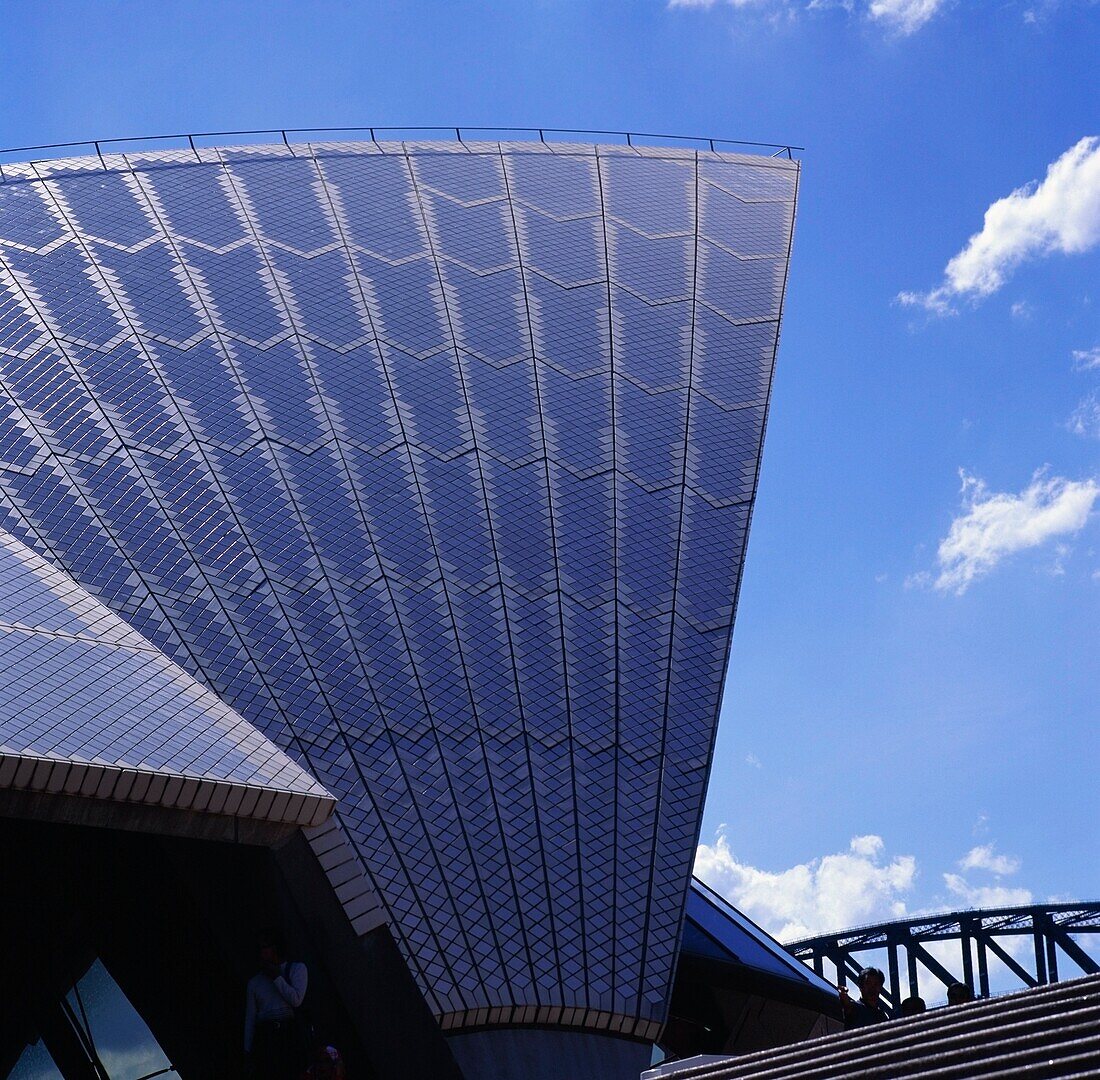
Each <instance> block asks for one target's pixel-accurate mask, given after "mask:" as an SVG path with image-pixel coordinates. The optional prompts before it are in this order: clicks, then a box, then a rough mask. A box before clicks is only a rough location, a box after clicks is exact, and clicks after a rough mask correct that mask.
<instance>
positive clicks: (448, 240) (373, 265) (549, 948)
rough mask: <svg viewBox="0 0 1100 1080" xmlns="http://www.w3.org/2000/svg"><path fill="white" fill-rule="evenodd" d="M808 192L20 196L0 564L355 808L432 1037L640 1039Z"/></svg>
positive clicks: (539, 175)
mask: <svg viewBox="0 0 1100 1080" xmlns="http://www.w3.org/2000/svg"><path fill="white" fill-rule="evenodd" d="M797 179H798V164H797V162H792V161H785V160H777V159H771V158H765V157H751V156H742V155H732V154H723V153H712V152H700V151H688V150H664V149H655V148H646V149H643V148H628V147H593V146H584V145H574V144H553V145H543V144H538V143H516V144H507V143H505V144H498V143H477V144H471V143H466V144H462V143H416V144H414V143H395V144H386V143H339V144H314V145H312V146H295V147H293V148H291V147H243V148H236V149H233V148H229V149H226V148H221V149H211V148H208V149H203V150H201V151H196V152H195V153H194V154H190V153H176V152H171V153H161V154H144V155H140V156H124V155H118V156H108V157H106V158H105V159H104V160H103V161H102V162H100V161H99V160H97V159H90V160H89V159H76V160H69V161H57V162H52V163H50V164H48V165H20V166H5V169H4V181H5V182H4V183H3V184H0V525H3V526H4V527H6V528H7V529H8V530H10V531H11V532H12V533H13V534H14V535H16V536H17V537H19V538H20V539H21V540H22V541H23V542H25V543H26V544H27V545H29V546H30V547H31V548H33V549H34V550H35V551H37V552H39V553H40V554H41V555H42V556H44V557H45V558H47V559H49V560H50V561H52V562H53V563H54V564H55V565H57V566H58V567H61V568H63V569H64V570H65V571H66V572H67V573H68V574H70V575H71V576H72V577H73V578H74V579H75V580H76V581H77V582H78V583H80V585H81V586H82V587H83V588H85V589H87V590H88V592H90V593H91V594H93V595H94V596H96V597H97V598H98V599H99V600H101V601H102V602H103V603H104V604H105V605H106V606H107V607H109V608H110V609H111V610H113V611H115V612H116V613H118V614H119V615H120V616H121V617H122V618H123V619H125V620H126V622H127V623H128V624H129V625H130V626H131V627H133V628H134V629H135V630H137V631H139V632H140V633H141V634H142V635H144V636H145V637H146V638H148V639H149V640H150V641H151V642H153V643H154V644H155V645H156V646H157V648H159V649H160V650H162V651H163V652H164V654H165V655H166V656H168V657H170V658H171V659H172V660H173V661H174V662H176V663H178V664H179V665H180V666H181V667H182V668H184V669H185V670H187V671H189V672H191V673H192V674H193V675H194V676H195V677H196V678H198V679H200V680H201V681H202V682H203V683H204V684H205V685H207V686H209V687H210V688H211V689H212V690H213V691H214V692H216V693H217V694H218V695H219V696H220V697H221V698H222V699H223V700H224V701H225V702H226V703H227V704H229V705H231V706H232V707H233V708H234V709H235V710H237V711H238V712H239V713H240V714H241V715H242V716H244V717H245V718H247V719H248V720H249V721H250V722H251V723H253V724H254V725H256V727H258V728H259V729H260V730H261V731H263V732H264V733H265V734H266V735H267V736H268V737H270V738H271V739H272V740H274V741H275V742H276V743H278V744H279V745H280V746H281V747H283V748H284V749H285V750H286V751H287V752H288V753H290V754H292V755H293V756H295V757H296V758H297V759H298V760H299V761H301V762H303V763H304V764H306V765H307V766H308V768H309V769H310V770H311V771H312V772H313V774H314V775H315V776H316V777H317V779H318V780H319V781H320V782H321V783H322V784H323V785H324V786H325V787H326V788H327V789H328V790H329V791H331V792H333V793H334V794H335V795H336V796H337V797H338V798H339V801H340V809H339V818H340V822H341V825H342V827H343V829H344V830H345V833H346V835H347V837H348V838H349V840H350V842H351V844H352V845H353V847H354V849H355V851H356V852H357V853H358V856H359V858H360V859H361V860H362V863H363V865H364V866H365V867H366V869H367V871H368V872H369V874H370V876H371V878H372V880H373V882H374V883H375V884H376V886H377V887H378V890H379V892H380V894H381V895H382V897H383V898H384V902H385V904H386V907H387V910H388V914H389V917H390V920H391V925H392V926H393V928H394V931H395V933H396V935H397V937H398V939H399V941H400V943H401V945H402V947H403V949H404V951H405V954H406V956H407V957H408V958H409V961H410V964H411V966H412V968H413V970H414V972H415V973H416V975H417V977H418V979H419V980H420V983H421V986H422V987H423V989H424V992H425V994H426V995H427V998H428V1001H429V1003H430V1004H431V1005H432V1007H433V1008H434V1010H435V1011H436V1013H437V1015H439V1016H440V1017H441V1018H442V1020H443V1023H444V1025H445V1026H448V1027H469V1026H479V1025H484V1024H492V1023H508V1022H547V1023H564V1024H578V1025H582V1026H603V1027H613V1028H614V1029H615V1030H619V1031H623V1032H626V1033H633V1034H638V1035H642V1036H652V1035H653V1034H654V1033H655V1032H656V1030H657V1028H658V1027H659V1025H660V1023H661V1021H662V1019H663V1016H664V1012H665V1008H666V1003H667V998H668V993H669V985H670V980H671V975H672V969H673V964H674V957H675V953H676V949H677V943H678V937H679V932H680V925H681V919H682V915H683V910H684V903H685V897H686V893H687V889H688V883H689V879H690V869H691V862H692V858H693V853H694V845H695V842H696V838H697V832H698V827H699V821H700V814H701V809H702V800H703V795H704V789H705V785H706V778H707V771H708V768H709V763H710V754H711V746H712V742H713V737H714V730H715V723H716V719H717V713H718V705H719V699H720V695H721V688H722V681H723V676H724V672H725V665H726V659H727V654H728V646H729V638H730V632H731V629H732V623H733V616H734V608H735V604H736V598H737V592H738V586H739V581H740V574H741V567H742V559H743V555H744V547H745V542H746V537H747V531H748V525H749V518H750V513H751V509H752V503H753V498H754V495H755V487H756V478H757V471H758V465H759V455H760V447H761V441H762V438H763V430H764V422H765V416H766V411H767V405H768V396H769V391H770V383H771V372H772V365H773V361H774V355H775V347H776V342H777V338H778V329H779V319H780V313H781V307H782V299H783V290H784V285H785V279H786V270H787V264H788V257H789V251H790V241H791V233H792V228H793V217H794V203H795V195H796V189H797Z"/></svg>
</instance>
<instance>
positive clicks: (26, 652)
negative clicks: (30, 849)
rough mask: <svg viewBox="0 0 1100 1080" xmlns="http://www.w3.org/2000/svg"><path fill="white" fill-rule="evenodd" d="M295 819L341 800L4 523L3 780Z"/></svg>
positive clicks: (309, 818) (303, 821) (314, 817)
mask: <svg viewBox="0 0 1100 1080" xmlns="http://www.w3.org/2000/svg"><path fill="white" fill-rule="evenodd" d="M12 788H14V789H19V790H24V791H42V792H48V793H52V794H67V795H78V796H90V797H94V798H99V799H109V800H115V801H118V802H128V803H141V804H144V805H153V806H161V807H171V808H174V809H187V810H197V811H205V812H208V813H218V814H225V815H229V816H233V817H249V818H256V819H261V820H265V821H275V822H287V823H293V824H296V825H317V824H319V823H321V822H322V821H324V820H325V819H326V818H327V817H328V816H329V814H330V813H331V811H332V808H333V806H334V805H335V800H334V799H333V798H332V796H331V795H329V794H328V792H326V791H325V789H324V788H323V787H321V785H320V784H318V783H317V781H316V780H314V779H313V778H312V777H311V776H310V775H309V774H308V773H306V772H304V771H303V770H302V769H301V768H299V767H298V766H297V765H296V764H295V763H294V762H293V761H291V760H290V758H288V757H287V756H286V755H285V754H284V753H283V752H282V751H281V750H279V749H278V748H277V747H276V746H275V745H274V744H272V743H271V742H269V741H268V740H267V739H266V738H265V737H264V736H263V735H261V734H260V733H259V732H258V731H257V730H256V729H255V728H254V727H253V726H252V725H251V724H249V723H248V721H246V720H245V719H243V718H242V717H241V716H238V715H237V714H236V713H235V712H234V711H233V710H232V709H231V708H229V706H228V705H226V704H225V703H224V702H223V701H221V700H220V699H219V698H217V697H216V696H215V695H214V694H212V693H210V691H209V690H207V689H206V688H205V687H203V686H200V685H199V684H198V683H197V682H196V681H195V680H194V679H193V678H192V677H191V676H190V675H188V674H187V673H186V672H185V671H184V670H183V669H182V668H180V667H178V666H177V665H176V664H174V663H172V661H171V660H169V659H168V658H167V657H166V656H165V655H164V654H163V653H162V652H160V650H159V649H157V648H155V647H154V646H153V645H151V644H150V643H149V642H148V641H146V640H145V638H143V637H142V636H141V635H140V634H138V633H136V632H135V631H134V630H132V629H131V628H130V627H128V626H127V625H126V624H125V623H124V622H123V621H122V620H121V619H119V618H118V616H116V615H114V614H112V613H111V612H110V611H108V610H107V608H105V607H104V606H103V604H101V603H100V602H99V601H98V600H96V599H94V598H93V597H92V596H90V595H89V594H88V593H87V592H86V591H85V590H84V589H82V588H81V587H80V586H79V585H77V584H76V583H75V582H74V581H73V580H72V578H70V577H69V576H68V575H67V574H65V573H64V572H62V571H61V570H58V569H57V568H56V567H53V566H51V565H50V564H49V563H47V562H46V561H45V560H44V559H42V558H41V557H39V556H38V555H36V554H34V552H32V551H30V550H29V549H28V548H27V547H26V546H25V545H23V544H21V543H20V542H19V541H18V540H16V539H15V538H14V537H12V536H11V535H9V534H8V533H5V532H3V531H0V789H12Z"/></svg>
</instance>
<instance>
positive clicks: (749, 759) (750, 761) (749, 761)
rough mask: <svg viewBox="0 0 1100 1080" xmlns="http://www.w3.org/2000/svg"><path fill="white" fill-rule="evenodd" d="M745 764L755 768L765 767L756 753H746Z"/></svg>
mask: <svg viewBox="0 0 1100 1080" xmlns="http://www.w3.org/2000/svg"><path fill="white" fill-rule="evenodd" d="M745 764H746V765H751V766H752V767H753V768H754V769H762V768H764V766H763V764H762V762H761V761H760V759H759V758H758V757H757V756H756V755H755V754H746V755H745Z"/></svg>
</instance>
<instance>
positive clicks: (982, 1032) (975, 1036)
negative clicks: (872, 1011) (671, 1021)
mask: <svg viewBox="0 0 1100 1080" xmlns="http://www.w3.org/2000/svg"><path fill="white" fill-rule="evenodd" d="M1098 1075H1100V975H1094V976H1090V977H1088V978H1086V979H1077V980H1074V981H1072V982H1063V983H1054V984H1052V985H1050V986H1043V987H1038V988H1036V989H1032V990H1025V991H1023V992H1021V993H1018V994H1012V995H1009V996H1006V997H1002V998H994V999H992V1000H987V1001H976V1002H971V1003H970V1004H967V1005H955V1006H947V1007H943V1008H938V1009H932V1010H931V1011H929V1012H926V1013H923V1014H922V1015H920V1016H916V1017H911V1018H909V1019H904V1020H892V1021H888V1022H886V1023H883V1024H876V1025H873V1026H870V1027H864V1028H857V1029H856V1030H854V1031H846V1032H842V1033H840V1034H838V1035H830V1036H828V1037H826V1038H823V1039H813V1040H810V1041H807V1042H803V1043H797V1044H796V1045H794V1046H789V1047H785V1048H783V1049H781V1050H766V1051H763V1052H761V1053H757V1054H749V1055H747V1056H746V1057H743V1058H737V1059H734V1060H731V1061H729V1062H725V1063H721V1064H710V1065H701V1066H698V1067H696V1068H685V1069H684V1070H683V1071H680V1072H675V1073H673V1074H671V1076H670V1077H669V1080H796V1078H797V1080H825V1078H826V1077H829V1078H840V1077H843V1078H845V1080H856V1078H859V1080H903V1078H905V1080H932V1078H933V1077H935V1080H977V1078H979V1077H980V1078H982V1080H994V1078H1005V1080H1008V1078H1009V1077H1013V1078H1015V1077H1020V1078H1024V1077H1026V1078H1028V1080H1042V1078H1055V1077H1059V1078H1063V1077H1064V1078H1069V1077H1085V1076H1098Z"/></svg>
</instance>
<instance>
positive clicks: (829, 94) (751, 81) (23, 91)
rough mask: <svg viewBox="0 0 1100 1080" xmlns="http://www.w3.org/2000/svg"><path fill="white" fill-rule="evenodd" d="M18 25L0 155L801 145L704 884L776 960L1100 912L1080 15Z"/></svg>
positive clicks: (619, 6)
mask: <svg viewBox="0 0 1100 1080" xmlns="http://www.w3.org/2000/svg"><path fill="white" fill-rule="evenodd" d="M4 15H5V20H4V29H3V31H2V32H0V90H2V93H0V144H2V145H5V146H18V145H23V144H26V143H45V142H54V141H63V140H69V139H81V138H89V137H111V136H116V135H138V134H148V133H159V132H169V131H199V130H211V129H212V130H225V129H235V128H267V127H297V126H302V127H306V126H322V125H326V124H331V125H359V124H378V125H387V124H395V125H400V124H455V123H458V124H467V125H534V126H538V125H543V126H547V127H577V128H616V129H630V130H635V131H658V132H663V131H668V132H680V133H685V134H703V135H714V136H718V137H727V138H744V139H762V140H767V141H774V142H788V141H789V142H793V143H798V144H803V145H805V146H806V147H807V150H806V152H805V154H804V155H803V159H804V162H805V166H804V173H803V185H802V199H801V205H800V211H799V221H798V231H797V236H796V242H795V252H794V262H793V269H792V279H791V286H790V292H789V297H788V306H787V315H786V322H785V327H784V332H783V339H782V345H781V350H780V361H779V371H778V375H777V379H776V383H775V388H774V398H773V411H772V414H771V420H770V424H769V429H768V438H767V444H766V451H765V464H764V469H763V474H762V479H761V489H760V496H759V501H758V504H757V512H756V516H755V520H754V525H753V534H752V539H751V544H750V550H749V558H748V564H747V571H746V577H745V585H744V590H743V593H742V600H741V609H740V613H739V617H738V625H737V631H736V634H735V640H734V650H733V658H732V663H731V668H730V681H729V685H728V688H727V695H726V704H725V709H724V717H723V726H722V731H721V734H720V736H719V742H718V750H717V759H716V762H715V768H714V774H713V779H712V784H711V791H710V797H709V802H708V810H707V815H706V821H705V823H704V828H703V836H702V840H703V842H704V843H705V844H706V850H705V851H704V852H703V859H702V860H701V866H702V867H703V868H704V869H705V870H706V872H707V874H708V876H710V878H711V879H712V880H713V881H714V883H715V884H716V885H718V886H719V887H721V888H723V889H724V890H726V891H727V892H728V893H729V894H730V895H731V896H732V897H733V898H734V899H735V900H737V901H738V902H739V903H740V904H742V905H743V906H744V907H745V908H746V909H747V910H748V911H749V912H750V913H751V914H752V915H754V916H755V917H756V918H758V919H759V920H760V921H762V922H763V923H764V924H765V925H766V926H768V927H769V928H771V929H773V930H781V931H786V932H787V933H795V932H796V931H798V930H804V929H811V930H812V929H818V928H825V927H829V926H833V925H837V924H843V923H851V922H861V921H870V920H873V919H878V918H880V917H887V916H889V915H890V914H892V913H895V912H900V911H902V910H908V911H915V910H921V909H927V908H937V907H947V906H966V905H968V904H971V903H988V902H996V901H998V900H1023V899H1026V898H1030V897H1035V898H1037V899H1041V898H1046V897H1049V896H1058V897H1091V896H1096V895H1097V894H1100V881H1098V879H1097V867H1098V866H1100V858H1098V856H1100V850H1098V842H1097V829H1096V820H1097V816H1098V814H1097V810H1098V807H1097V796H1096V793H1095V792H1096V783H1095V779H1094V773H1095V769H1096V761H1097V751H1098V749H1100V745H1098V742H1100V740H1098V737H1097V723H1096V718H1097V690H1096V688H1097V686H1098V685H1100V651H1098V649H1097V639H1098V636H1100V635H1098V631H1100V512H1098V511H1100V498H1098V497H1097V488H1096V483H1097V478H1098V477H1100V273H1098V271H1100V149H1097V145H1096V144H1095V143H1088V142H1086V143H1082V140H1083V139H1087V138H1089V137H1092V136H1098V135H1100V108H1098V102H1100V65H1097V64H1096V56H1097V55H1100V6H1098V5H1096V4H1095V3H1090V2H1088V0H1060V2H1059V0H1020V2H1016V0H1004V2H1000V3H997V2H990V3H966V2H963V0H850V2H848V3H842V2H836V3H830V2H828V0H815V2H813V3H810V2H808V0H713V2H711V3H707V2H700V0H695V2H683V0H681V2H680V3H678V4H672V5H669V4H668V3H667V2H666V0H529V2H525V0H500V2H495V3H488V2H482V3H473V2H462V0H433V2H428V0H420V2H417V0H406V2H404V3H385V4H382V3H369V2H365V0H356V2H342V3H337V2H313V3H308V2H299V3H294V4H291V3H276V2H266V3H261V2H255V3H245V2H235V3H234V2H225V0H222V2H216V3H215V2H201V0H191V2H189V3H186V4H185V3H175V2H170V3H152V2H140V3H139V2H129V3H127V2H110V0H96V2H77V0H51V3H49V4H36V3H30V2H22V3H20V2H18V0H15V2H9V4H7V5H5V10H4ZM1074 148H1077V149H1076V151H1074ZM1067 154H1068V155H1069V156H1068V157H1067V156H1066V155H1067ZM1052 166H1054V169H1053V171H1052V172H1051V174H1050V177H1049V179H1048V170H1051V168H1052ZM1028 184H1033V185H1041V186H1033V187H1031V188H1025V185H1028ZM1021 189H1022V190H1021ZM1014 191H1015V192H1018V194H1017V195H1016V196H1015V197H1013V198H1009V197H1010V196H1012V193H1013V192H1014ZM1006 199H1007V200H1008V201H1005V202H999V200H1006ZM994 204H998V205H997V206H996V207H994ZM991 207H994V209H993V210H992V211H991V213H990V216H989V219H988V220H986V218H985V215H986V212H987V211H988V210H990V208H991ZM983 221H984V222H985V228H984V230H983ZM975 234H980V238H979V240H977V241H975V243H973V244H971V243H970V238H971V237H972V236H975ZM960 254H961V257H960V258H959V259H956V258H955V257H956V256H960ZM1090 365H1091V367H1090ZM945 541H946V545H945V546H943V547H941V544H944V542H945ZM723 826H724V828H722V829H721V836H722V839H721V840H719V839H718V836H719V831H720V828H721V827H723ZM853 838H856V839H855V840H854V842H853Z"/></svg>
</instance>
